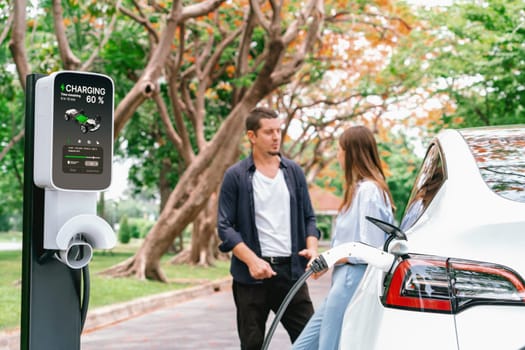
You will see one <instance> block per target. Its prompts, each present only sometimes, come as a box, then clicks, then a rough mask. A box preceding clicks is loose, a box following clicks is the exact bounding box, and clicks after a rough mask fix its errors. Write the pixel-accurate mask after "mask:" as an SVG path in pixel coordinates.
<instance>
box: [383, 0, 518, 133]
mask: <svg viewBox="0 0 525 350" xmlns="http://www.w3.org/2000/svg"><path fill="white" fill-rule="evenodd" d="M523 11H524V6H523V2H522V1H517V0H511V1H508V0H487V1H462V2H455V3H454V5H453V6H449V7H447V8H446V9H442V8H429V9H427V11H425V12H423V13H422V16H423V18H425V19H426V24H427V25H426V27H425V29H426V31H422V30H413V31H412V33H411V36H410V38H407V40H406V43H405V44H406V45H404V49H401V50H399V51H398V52H397V53H396V55H395V57H394V59H393V60H392V64H391V67H390V70H391V71H392V72H394V70H395V73H399V72H400V71H404V72H406V73H407V75H406V80H407V81H408V83H407V85H406V86H407V87H414V85H413V84H412V83H411V82H416V84H417V86H418V87H419V88H427V89H429V91H432V92H433V93H435V94H446V95H448V96H450V97H451V98H452V102H453V104H454V106H455V110H453V111H451V110H444V111H443V120H442V124H443V125H445V126H456V127H457V126H462V127H466V126H481V125H498V124H512V123H520V122H524V121H525V118H524V110H525V74H524V73H523V72H524V71H525V50H523V42H524V41H525V26H524V25H523V23H524V22H523Z"/></svg>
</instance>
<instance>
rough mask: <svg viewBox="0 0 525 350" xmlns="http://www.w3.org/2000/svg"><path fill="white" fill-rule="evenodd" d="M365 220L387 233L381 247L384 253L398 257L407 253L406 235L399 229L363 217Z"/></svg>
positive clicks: (374, 219)
mask: <svg viewBox="0 0 525 350" xmlns="http://www.w3.org/2000/svg"><path fill="white" fill-rule="evenodd" d="M365 218H366V219H367V220H368V221H370V222H371V223H373V224H374V225H376V226H377V227H379V228H380V229H381V230H383V231H384V232H386V233H387V235H388V238H387V239H386V241H385V244H384V245H383V250H384V251H385V252H389V253H392V254H395V255H398V256H402V255H405V254H407V253H408V246H407V244H406V242H407V241H408V238H407V235H406V234H405V233H404V232H403V231H402V230H401V229H400V228H399V227H397V226H394V225H392V224H391V223H388V222H386V221H383V220H379V219H376V218H373V217H371V216H365ZM394 240H395V241H394Z"/></svg>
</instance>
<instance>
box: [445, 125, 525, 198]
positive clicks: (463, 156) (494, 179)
mask: <svg viewBox="0 0 525 350" xmlns="http://www.w3.org/2000/svg"><path fill="white" fill-rule="evenodd" d="M437 139H438V140H439V143H440V145H445V144H453V147H452V148H451V149H449V151H448V152H445V161H446V162H450V161H452V162H454V161H456V162H457V163H456V164H455V165H454V166H449V167H447V170H450V171H454V170H457V171H461V172H462V173H463V174H462V175H466V176H465V177H467V178H469V181H472V180H474V179H482V180H483V182H484V184H485V185H486V188H489V189H490V190H491V191H492V192H494V193H496V194H498V195H499V196H502V197H503V198H506V199H510V200H514V201H519V202H524V203H525V125H511V126H494V127H480V128H468V129H458V130H446V131H444V132H442V133H440V135H438V137H437ZM461 144H463V145H461ZM465 145H466V146H467V147H465ZM449 148H450V147H449ZM466 150H468V153H469V154H470V155H467V152H466ZM473 172H478V173H479V176H475V174H472V173H473ZM468 173H470V175H467V174H468Z"/></svg>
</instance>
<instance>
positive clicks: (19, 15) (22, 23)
mask: <svg viewBox="0 0 525 350" xmlns="http://www.w3.org/2000/svg"><path fill="white" fill-rule="evenodd" d="M14 3H15V5H14V8H13V27H12V30H11V40H10V41H9V50H10V51H11V55H12V56H13V60H14V62H15V65H16V70H17V72H18V79H19V80H20V85H22V88H23V89H24V90H25V88H26V76H27V75H28V74H29V73H30V72H31V68H30V67H29V63H28V61H27V54H26V50H25V37H26V1H25V0H18V1H15V2H14Z"/></svg>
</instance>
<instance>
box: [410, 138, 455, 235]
mask: <svg viewBox="0 0 525 350" xmlns="http://www.w3.org/2000/svg"><path fill="white" fill-rule="evenodd" d="M444 174H445V172H444V169H443V161H442V159H441V154H440V152H439V147H438V146H437V145H436V144H432V145H430V147H429V148H428V150H427V154H426V156H425V159H424V160H423V164H422V165H421V169H420V170H419V174H418V176H417V178H416V182H415V183H414V187H413V188H412V193H411V195H410V199H409V200H408V204H407V207H406V209H405V214H404V215H403V219H402V220H401V229H402V230H404V231H405V230H407V229H409V228H410V227H412V226H413V225H414V224H415V223H416V221H417V220H418V219H419V217H421V215H422V214H423V212H424V211H425V209H426V208H427V207H428V206H429V204H430V202H432V199H434V197H435V195H436V193H437V191H438V190H439V188H440V187H441V185H442V184H443V182H444V181H445V175H444Z"/></svg>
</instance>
